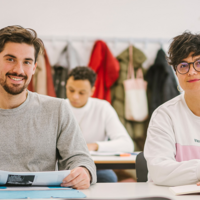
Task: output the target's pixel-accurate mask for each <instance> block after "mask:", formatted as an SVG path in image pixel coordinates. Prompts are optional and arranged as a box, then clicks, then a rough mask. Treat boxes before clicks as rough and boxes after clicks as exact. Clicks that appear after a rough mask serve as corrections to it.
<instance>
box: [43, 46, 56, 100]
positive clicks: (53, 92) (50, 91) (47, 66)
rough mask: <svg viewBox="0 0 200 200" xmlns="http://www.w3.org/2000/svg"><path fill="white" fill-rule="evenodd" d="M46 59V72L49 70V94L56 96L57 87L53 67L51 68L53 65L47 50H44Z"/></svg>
mask: <svg viewBox="0 0 200 200" xmlns="http://www.w3.org/2000/svg"><path fill="white" fill-rule="evenodd" d="M44 59H45V64H46V72H47V95H49V96H52V97H56V93H55V88H54V84H53V76H52V69H51V65H50V62H49V58H48V56H47V52H46V50H44Z"/></svg>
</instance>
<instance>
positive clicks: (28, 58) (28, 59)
mask: <svg viewBox="0 0 200 200" xmlns="http://www.w3.org/2000/svg"><path fill="white" fill-rule="evenodd" d="M25 60H31V61H34V60H33V59H32V58H25Z"/></svg>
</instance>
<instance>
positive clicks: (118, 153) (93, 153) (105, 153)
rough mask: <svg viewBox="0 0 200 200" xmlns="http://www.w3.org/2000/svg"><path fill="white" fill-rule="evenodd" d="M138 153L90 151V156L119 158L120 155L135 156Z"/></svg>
mask: <svg viewBox="0 0 200 200" xmlns="http://www.w3.org/2000/svg"><path fill="white" fill-rule="evenodd" d="M138 153H139V152H131V153H127V152H120V151H114V152H107V151H90V155H91V156H119V155H122V154H130V155H137V154H138Z"/></svg>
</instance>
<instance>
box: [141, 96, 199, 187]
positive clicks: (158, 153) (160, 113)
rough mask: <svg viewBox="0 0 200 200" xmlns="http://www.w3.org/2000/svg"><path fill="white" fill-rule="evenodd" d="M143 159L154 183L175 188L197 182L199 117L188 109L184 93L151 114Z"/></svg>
mask: <svg viewBox="0 0 200 200" xmlns="http://www.w3.org/2000/svg"><path fill="white" fill-rule="evenodd" d="M144 156H145V158H146V160H147V166H148V171H149V174H148V179H149V180H150V181H153V182H154V183H155V184H158V185H165V186H177V185H185V184H194V183H197V182H198V181H199V180H200V117H198V116H196V115H194V114H193V113H192V111H191V110H190V109H189V108H188V106H187V104H186V102H185V98H184V94H181V95H179V96H178V97H175V98H174V99H172V100H170V101H168V102H166V103H164V104H163V105H161V106H160V107H158V108H157V109H156V110H155V111H154V113H153V115H152V118H151V121H150V124H149V128H148V132H147V139H146V143H145V148H144Z"/></svg>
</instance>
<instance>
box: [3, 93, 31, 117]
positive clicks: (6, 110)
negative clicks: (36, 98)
mask: <svg viewBox="0 0 200 200" xmlns="http://www.w3.org/2000/svg"><path fill="white" fill-rule="evenodd" d="M27 92H28V93H27V97H26V100H25V101H24V102H23V103H22V104H21V105H19V106H18V107H16V108H11V109H3V108H0V113H1V114H14V113H18V112H19V111H20V110H22V109H23V108H24V107H25V106H26V105H27V104H28V102H29V100H30V95H31V94H30V91H28V90H27Z"/></svg>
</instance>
